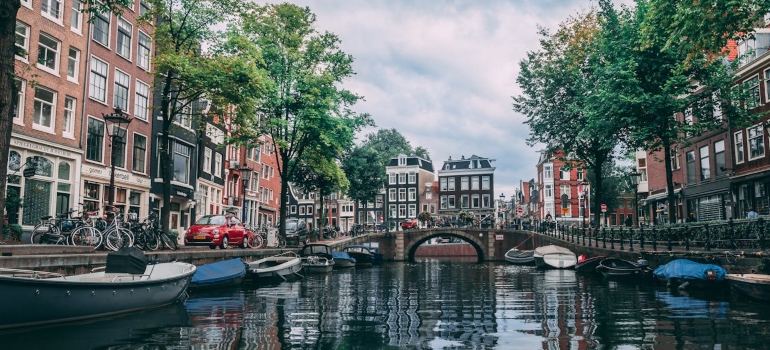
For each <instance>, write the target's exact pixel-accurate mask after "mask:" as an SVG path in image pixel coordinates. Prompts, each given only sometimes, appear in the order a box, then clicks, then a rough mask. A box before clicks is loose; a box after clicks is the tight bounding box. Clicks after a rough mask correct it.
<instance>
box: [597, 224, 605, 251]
mask: <svg viewBox="0 0 770 350" xmlns="http://www.w3.org/2000/svg"><path fill="white" fill-rule="evenodd" d="M597 230H599V229H598V228H596V227H594V232H596V231H597ZM602 248H605V249H606V248H607V231H605V230H604V228H602Z"/></svg>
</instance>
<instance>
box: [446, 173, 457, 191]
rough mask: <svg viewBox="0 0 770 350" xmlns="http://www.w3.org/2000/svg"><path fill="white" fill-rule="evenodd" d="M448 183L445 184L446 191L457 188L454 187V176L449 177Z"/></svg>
mask: <svg viewBox="0 0 770 350" xmlns="http://www.w3.org/2000/svg"><path fill="white" fill-rule="evenodd" d="M448 181H449V183H448V184H447V191H454V190H455V188H457V187H456V186H455V178H454V176H452V177H450V178H449V180H448Z"/></svg>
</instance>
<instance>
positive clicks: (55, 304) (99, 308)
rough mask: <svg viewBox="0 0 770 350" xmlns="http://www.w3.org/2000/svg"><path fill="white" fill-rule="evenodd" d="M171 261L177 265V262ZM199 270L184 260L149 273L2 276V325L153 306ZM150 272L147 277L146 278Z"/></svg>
mask: <svg viewBox="0 0 770 350" xmlns="http://www.w3.org/2000/svg"><path fill="white" fill-rule="evenodd" d="M167 264H174V265H173V266H171V265H167ZM167 267H173V268H174V269H173V270H175V271H179V272H178V273H175V274H173V275H170V274H169V275H166V276H164V277H158V278H153V276H154V275H155V276H158V275H159V274H158V275H156V274H155V273H154V272H153V271H151V269H165V268H167ZM194 273H195V266H194V265H191V264H185V263H180V262H172V263H162V264H157V265H150V266H148V267H147V272H145V275H127V274H112V273H104V272H97V273H91V274H86V275H77V276H64V277H60V278H47V279H29V278H18V277H10V276H0V298H4V299H2V300H9V301H11V300H12V301H13V302H9V303H6V305H5V306H4V307H3V312H2V313H0V329H4V328H14V327H24V326H34V325H43V324H49V323H60V322H68V321H75V320H84V319H89V318H96V317H102V316H109V315H115V314H120V313H126V312H132V311H138V310H144V309H152V308H156V307H160V306H163V305H167V304H170V303H172V302H174V301H176V300H177V299H179V298H180V297H181V296H182V295H183V293H184V292H185V290H186V289H187V287H188V286H189V283H190V280H191V279H192V276H193V274H194ZM143 276H148V277H143Z"/></svg>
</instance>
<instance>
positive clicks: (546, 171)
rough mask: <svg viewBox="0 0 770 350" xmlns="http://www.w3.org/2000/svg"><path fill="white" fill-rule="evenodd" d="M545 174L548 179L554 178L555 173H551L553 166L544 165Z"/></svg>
mask: <svg viewBox="0 0 770 350" xmlns="http://www.w3.org/2000/svg"><path fill="white" fill-rule="evenodd" d="M543 176H545V178H546V179H552V178H553V174H551V166H550V165H545V166H543Z"/></svg>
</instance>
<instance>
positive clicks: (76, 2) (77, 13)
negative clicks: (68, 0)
mask: <svg viewBox="0 0 770 350" xmlns="http://www.w3.org/2000/svg"><path fill="white" fill-rule="evenodd" d="M71 9H72V10H71V11H70V30H71V31H73V32H75V33H78V34H81V33H82V32H83V3H82V2H80V0H73V1H72V7H71ZM75 20H77V26H73V24H74V23H73V22H74V21H75Z"/></svg>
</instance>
